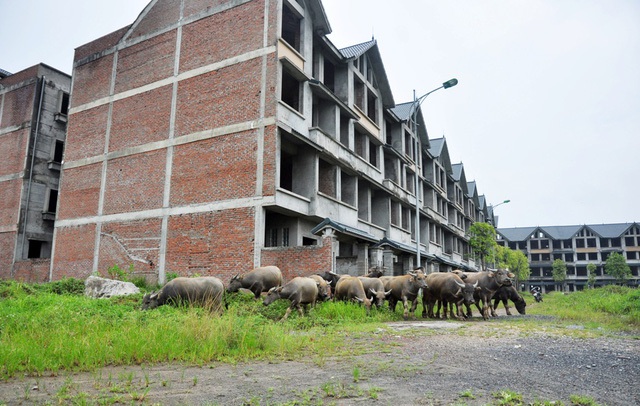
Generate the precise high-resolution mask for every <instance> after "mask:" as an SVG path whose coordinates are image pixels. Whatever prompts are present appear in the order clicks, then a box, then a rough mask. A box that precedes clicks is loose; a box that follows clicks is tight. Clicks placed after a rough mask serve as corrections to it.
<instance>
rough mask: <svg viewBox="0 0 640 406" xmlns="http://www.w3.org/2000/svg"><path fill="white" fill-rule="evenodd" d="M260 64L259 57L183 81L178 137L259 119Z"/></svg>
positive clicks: (177, 127)
mask: <svg viewBox="0 0 640 406" xmlns="http://www.w3.org/2000/svg"><path fill="white" fill-rule="evenodd" d="M260 62H261V60H260V59H259V58H256V59H252V60H250V61H247V62H244V63H240V64H236V65H233V66H232V67H228V68H224V69H220V70H218V71H214V72H210V73H207V74H205V75H200V76H197V77H194V78H192V79H189V80H184V81H182V82H180V84H179V86H178V111H177V117H176V135H185V134H191V133H194V132H198V131H204V130H208V129H211V128H216V127H222V126H226V125H230V124H235V123H240V122H244V121H250V120H256V119H258V118H259V112H260V97H259V96H260V80H261V77H262V72H261V63H260ZM203 89H206V91H203Z"/></svg>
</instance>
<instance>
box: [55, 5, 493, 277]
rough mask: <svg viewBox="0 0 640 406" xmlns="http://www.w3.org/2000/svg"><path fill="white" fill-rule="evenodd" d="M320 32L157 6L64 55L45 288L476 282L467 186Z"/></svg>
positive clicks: (375, 52) (309, 20)
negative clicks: (263, 274)
mask: <svg viewBox="0 0 640 406" xmlns="http://www.w3.org/2000/svg"><path fill="white" fill-rule="evenodd" d="M354 18H355V17H354ZM330 32H331V27H330V25H329V22H328V20H327V16H326V14H325V11H324V8H323V6H322V3H321V1H319V0H225V1H221V0H219V1H202V0H191V1H186V0H153V1H151V2H150V3H149V4H148V5H147V6H146V8H145V9H144V10H142V12H141V13H140V15H139V17H138V18H137V19H136V21H134V22H132V24H131V25H129V26H127V27H124V28H122V29H121V30H118V31H116V32H113V33H111V34H108V35H106V36H104V37H102V38H99V39H97V40H95V41H93V42H91V43H89V44H86V45H83V46H81V47H79V48H77V49H76V52H75V58H74V69H73V78H74V79H73V89H72V98H71V108H70V112H69V113H70V114H69V127H68V132H67V141H68V142H67V148H66V150H65V157H64V158H65V159H64V164H63V168H62V183H61V188H60V194H59V199H60V203H59V210H58V213H57V219H56V223H55V247H54V259H53V263H52V266H51V278H52V279H59V278H62V277H64V276H73V277H80V278H84V277H86V276H88V275H90V274H92V273H103V274H104V273H105V272H106V270H107V269H108V268H110V267H112V266H114V265H118V266H120V267H122V268H126V269H129V268H131V269H133V271H134V272H135V273H136V274H138V275H144V276H146V277H147V278H149V279H151V280H158V281H160V282H163V281H164V280H166V276H167V274H169V273H177V274H180V275H184V276H188V275H196V274H199V275H218V276H221V277H222V278H223V279H225V278H230V277H231V276H232V275H235V274H236V273H238V272H242V271H247V270H249V269H251V268H253V267H255V266H260V265H277V266H279V267H280V268H281V269H282V270H283V272H284V274H285V277H287V278H289V277H292V276H295V275H298V274H309V273H315V272H323V271H334V272H339V273H350V274H363V273H364V272H366V270H367V269H368V268H369V267H371V266H385V267H386V268H387V269H388V270H389V271H388V273H389V274H391V273H393V274H401V273H404V272H406V271H407V270H409V269H412V268H413V267H415V266H416V265H417V263H418V255H419V259H420V261H419V262H420V264H421V265H423V266H426V267H427V268H428V269H429V270H431V271H434V270H446V269H448V268H454V267H455V268H463V269H476V264H475V263H474V261H473V258H472V255H471V252H470V248H469V244H468V237H467V230H468V228H469V226H470V224H472V223H473V222H474V221H486V220H487V218H488V216H489V212H488V210H487V205H486V201H485V198H484V196H482V195H480V194H479V193H478V190H477V186H476V183H475V181H471V182H469V181H467V177H466V174H465V172H464V168H463V165H462V164H452V163H451V162H450V159H449V153H448V147H447V143H446V139H444V138H439V139H432V140H430V139H429V136H428V133H427V131H426V128H427V126H426V123H425V121H424V118H423V116H422V112H421V110H420V107H419V104H417V103H414V102H412V101H409V102H407V103H400V104H396V103H395V100H394V97H393V95H392V93H391V88H390V85H389V82H388V78H387V75H386V72H385V69H384V65H383V62H382V56H381V54H380V50H379V47H378V44H377V41H376V40H374V39H372V40H371V41H366V42H364V43H361V44H356V45H354V46H351V47H347V48H344V49H338V48H336V47H335V46H334V45H333V44H332V43H331V41H329V39H328V38H327V35H328V34H329V33H330ZM436 83H437V81H436ZM417 86H419V87H423V84H422V83H420V84H417Z"/></svg>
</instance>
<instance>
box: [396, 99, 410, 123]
mask: <svg viewBox="0 0 640 406" xmlns="http://www.w3.org/2000/svg"><path fill="white" fill-rule="evenodd" d="M412 106H413V102H407V103H401V104H398V105H396V106H395V107H392V108H391V109H390V110H391V111H392V112H393V114H395V115H396V116H398V118H399V119H400V120H402V121H407V120H409V119H410V118H411V115H412V114H413V108H412Z"/></svg>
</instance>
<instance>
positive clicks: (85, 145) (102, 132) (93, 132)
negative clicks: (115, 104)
mask: <svg viewBox="0 0 640 406" xmlns="http://www.w3.org/2000/svg"><path fill="white" fill-rule="evenodd" d="M108 113H109V106H107V105H103V106H99V107H95V108H92V109H90V110H85V111H81V112H79V113H74V114H71V116H69V121H68V123H67V140H66V142H65V146H64V160H65V161H66V162H70V161H74V160H76V159H80V158H87V157H92V156H96V155H102V154H103V153H104V143H105V137H106V133H107V119H108Z"/></svg>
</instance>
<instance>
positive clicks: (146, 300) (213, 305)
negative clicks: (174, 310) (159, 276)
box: [142, 276, 224, 311]
mask: <svg viewBox="0 0 640 406" xmlns="http://www.w3.org/2000/svg"><path fill="white" fill-rule="evenodd" d="M223 295H224V285H223V284H222V281H221V280H220V279H218V278H216V277H215V276H204V277H200V278H183V277H179V278H175V279H172V280H171V281H169V282H168V283H167V284H166V285H164V286H163V287H162V288H161V289H160V290H159V291H157V292H152V293H147V294H146V295H144V297H143V298H142V310H146V309H154V308H156V307H158V306H162V305H164V304H170V303H171V304H191V303H193V304H199V305H201V306H204V307H208V308H210V309H211V310H216V311H220V310H222V306H223V302H222V300H223Z"/></svg>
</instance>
